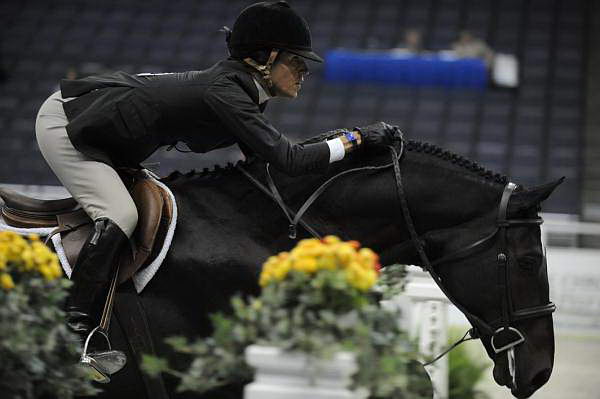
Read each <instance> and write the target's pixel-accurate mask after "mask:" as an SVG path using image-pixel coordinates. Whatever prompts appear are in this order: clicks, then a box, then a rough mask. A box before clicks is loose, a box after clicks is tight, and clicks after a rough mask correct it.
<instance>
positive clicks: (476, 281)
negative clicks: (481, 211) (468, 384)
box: [428, 179, 562, 398]
mask: <svg viewBox="0 0 600 399" xmlns="http://www.w3.org/2000/svg"><path fill="white" fill-rule="evenodd" d="M561 182H562V179H560V180H558V181H556V182H552V183H549V184H546V185H543V186H539V187H535V188H531V189H523V188H522V187H517V186H516V185H512V186H511V184H512V183H509V185H507V186H506V188H505V189H504V191H503V196H502V198H501V200H500V203H499V204H498V208H497V211H495V212H491V213H490V214H489V215H487V216H486V217H483V218H481V219H479V220H474V221H470V222H467V223H465V224H464V225H461V226H458V227H457V228H452V229H445V230H443V231H439V232H436V233H435V234H432V235H431V236H430V237H429V238H428V245H429V246H430V247H433V248H436V249H437V250H438V251H439V250H440V249H441V251H440V253H442V254H444V255H442V256H441V258H440V259H439V261H438V262H435V261H434V263H435V266H434V268H435V272H434V274H437V276H438V277H439V282H440V284H442V285H443V286H444V288H445V290H447V295H448V296H449V297H451V298H452V300H453V302H455V304H459V305H458V306H460V307H462V309H461V310H462V311H463V313H464V314H465V316H466V317H467V319H468V320H469V321H470V323H471V324H472V325H473V327H474V329H473V330H472V331H474V332H475V333H476V334H477V335H478V336H479V338H481V341H482V343H483V345H484V347H485V349H486V351H487V353H488V356H489V357H490V358H491V359H492V361H493V362H494V370H493V376H494V379H495V380H496V382H497V383H498V384H499V385H503V386H507V387H508V388H510V389H511V392H512V394H513V395H514V396H515V397H517V398H527V397H529V396H531V395H532V394H533V393H534V392H535V391H536V390H537V389H539V388H540V387H542V386H543V385H544V384H545V383H546V382H547V381H548V379H549V378H550V375H551V373H552V367H553V363H554V331H553V323H552V312H553V311H554V309H555V307H554V305H553V304H552V303H551V302H550V298H549V287H548V275H547V269H546V255H545V250H544V248H543V245H542V241H541V232H540V224H541V223H542V219H541V218H540V217H539V216H538V210H540V209H541V207H540V204H541V202H542V201H543V200H545V199H546V198H547V197H548V196H549V195H550V194H551V193H552V191H553V190H554V189H555V188H556V187H557V186H558V185H559V184H560V183H561ZM513 190H515V191H514V193H513ZM503 202H504V203H503ZM482 226H488V229H489V228H490V227H489V226H495V227H492V228H491V231H489V233H488V232H485V228H483V229H482ZM482 230H483V231H484V235H483V236H482V235H481V232H482Z"/></svg>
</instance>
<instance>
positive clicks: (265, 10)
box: [227, 1, 323, 62]
mask: <svg viewBox="0 0 600 399" xmlns="http://www.w3.org/2000/svg"><path fill="white" fill-rule="evenodd" d="M227 46H228V47H229V52H230V53H231V55H232V56H233V57H235V58H240V59H243V58H245V57H247V56H249V55H250V54H253V53H255V52H256V51H259V50H265V49H268V50H270V49H280V50H285V51H288V52H290V53H293V54H297V55H299V56H301V57H303V58H307V59H309V60H312V61H316V62H323V59H322V58H321V57H319V56H318V55H317V54H316V53H315V52H314V51H313V50H312V42H311V37H310V30H309V29H308V24H307V23H306V21H305V20H304V19H303V18H302V17H301V16H300V15H298V14H297V13H296V12H295V11H294V10H293V9H292V8H291V7H290V5H289V4H288V3H287V2H285V1H277V2H269V1H264V2H260V3H256V4H252V5H250V6H248V7H246V8H245V9H244V10H243V11H242V12H241V13H240V15H239V16H238V18H237V20H236V21H235V24H234V25H233V30H232V31H231V34H230V35H228V37H227Z"/></svg>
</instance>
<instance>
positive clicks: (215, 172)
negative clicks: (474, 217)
mask: <svg viewBox="0 0 600 399" xmlns="http://www.w3.org/2000/svg"><path fill="white" fill-rule="evenodd" d="M339 135H340V130H332V131H328V132H325V133H323V134H320V135H318V136H315V137H311V138H309V139H307V140H305V141H303V142H302V144H314V143H320V142H322V141H325V140H328V139H332V138H335V137H338V136H339ZM405 144H406V146H405V149H406V150H407V151H413V152H418V153H423V154H429V155H431V156H434V157H437V158H440V159H443V160H445V161H448V162H451V163H453V164H455V165H457V166H460V167H462V168H464V169H466V170H467V171H470V172H473V173H477V174H478V175H479V176H481V177H483V178H485V179H486V180H492V181H494V182H496V183H500V184H506V183H508V180H509V179H508V177H507V176H505V175H503V174H500V173H496V172H494V171H492V170H489V169H486V168H485V167H483V166H481V165H480V164H479V163H477V162H475V161H472V160H470V159H468V158H466V157H464V156H462V155H459V154H456V153H454V152H452V151H449V150H446V149H444V148H442V147H439V146H437V145H435V144H431V143H427V142H420V141H416V140H408V141H406V142H405ZM249 163H252V161H249V162H247V161H238V162H237V163H236V164H233V163H231V162H229V163H227V165H226V166H222V165H214V166H213V168H210V169H209V168H204V169H203V170H202V171H196V170H194V169H192V170H191V171H189V172H187V173H181V172H179V171H177V170H176V171H174V172H172V173H171V174H170V175H169V176H167V177H165V178H163V179H162V180H163V181H166V182H173V181H175V180H178V179H180V178H185V179H188V178H193V177H201V178H207V179H208V178H210V179H214V178H220V177H222V176H223V175H224V174H226V173H227V172H230V171H231V170H233V169H235V166H236V165H238V164H241V165H245V164H249Z"/></svg>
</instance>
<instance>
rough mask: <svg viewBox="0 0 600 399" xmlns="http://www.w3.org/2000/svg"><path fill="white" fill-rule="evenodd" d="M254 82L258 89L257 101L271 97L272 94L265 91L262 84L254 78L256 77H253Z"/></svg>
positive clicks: (260, 102)
mask: <svg viewBox="0 0 600 399" xmlns="http://www.w3.org/2000/svg"><path fill="white" fill-rule="evenodd" d="M253 79H254V84H255V85H256V88H257V89H258V103H259V104H262V103H264V102H265V101H267V100H270V99H271V98H272V96H270V95H269V93H267V91H266V90H265V89H264V87H262V85H261V84H260V83H258V80H256V78H254V77H253Z"/></svg>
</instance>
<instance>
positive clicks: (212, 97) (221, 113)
mask: <svg viewBox="0 0 600 399" xmlns="http://www.w3.org/2000/svg"><path fill="white" fill-rule="evenodd" d="M205 102H206V104H207V105H208V107H209V108H210V109H211V110H212V111H213V112H214V113H215V115H216V117H217V118H218V119H219V120H220V122H221V123H222V124H223V125H224V126H226V127H227V129H228V130H229V131H231V133H232V134H233V135H234V136H235V137H236V138H237V139H238V140H239V141H240V142H242V143H243V144H245V145H246V146H248V147H249V148H250V149H251V150H252V151H254V152H256V154H258V155H259V156H260V157H262V158H263V159H264V160H266V161H268V162H270V163H271V164H273V166H275V167H276V168H277V169H279V170H281V171H283V172H285V173H287V174H288V175H290V176H297V175H301V174H304V173H309V172H312V171H318V170H323V169H325V168H326V167H327V165H328V164H329V146H328V145H327V143H325V142H322V143H315V144H306V145H302V144H292V143H291V142H290V141H289V140H288V139H287V138H286V137H285V136H284V135H283V134H281V133H280V132H278V131H277V129H275V127H273V125H271V123H269V121H268V120H267V119H266V118H265V116H264V115H263V114H262V113H261V112H260V109H259V108H258V105H257V104H255V103H254V102H253V101H252V99H251V98H250V96H249V95H248V93H246V92H245V91H244V89H242V87H240V85H239V84H238V83H236V82H235V81H233V80H232V79H231V78H229V77H225V78H222V79H220V80H218V81H217V82H214V83H213V85H212V86H211V87H210V88H208V89H207V91H206V93H205Z"/></svg>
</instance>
